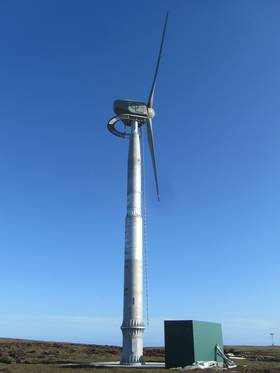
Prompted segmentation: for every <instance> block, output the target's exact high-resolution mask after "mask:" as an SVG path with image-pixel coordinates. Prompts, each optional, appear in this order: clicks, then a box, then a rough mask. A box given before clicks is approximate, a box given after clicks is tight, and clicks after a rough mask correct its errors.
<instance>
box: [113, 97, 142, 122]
mask: <svg viewBox="0 0 280 373" xmlns="http://www.w3.org/2000/svg"><path fill="white" fill-rule="evenodd" d="M114 112H115V113H116V114H117V115H123V114H126V115H129V114H131V115H136V116H140V117H145V118H147V117H148V109H147V105H146V104H145V103H144V102H140V101H132V100H115V101H114Z"/></svg>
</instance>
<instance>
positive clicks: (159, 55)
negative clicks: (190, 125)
mask: <svg viewBox="0 0 280 373" xmlns="http://www.w3.org/2000/svg"><path fill="white" fill-rule="evenodd" d="M167 21H168V12H167V13H166V16H165V21H164V26H163V32H162V37H161V43H160V48H159V54H158V59H157V64H156V70H155V75H154V79H153V83H152V87H151V91H150V95H149V98H148V103H147V106H148V107H150V108H152V107H153V103H154V93H155V86H156V79H157V75H158V69H159V64H160V59H161V53H162V48H163V43H164V38H165V31H166V26H167Z"/></svg>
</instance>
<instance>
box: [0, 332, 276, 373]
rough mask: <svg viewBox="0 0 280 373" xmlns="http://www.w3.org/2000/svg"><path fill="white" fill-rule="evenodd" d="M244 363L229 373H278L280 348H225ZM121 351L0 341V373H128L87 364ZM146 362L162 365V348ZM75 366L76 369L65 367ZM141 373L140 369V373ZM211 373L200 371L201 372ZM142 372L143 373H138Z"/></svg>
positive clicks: (151, 351)
mask: <svg viewBox="0 0 280 373" xmlns="http://www.w3.org/2000/svg"><path fill="white" fill-rule="evenodd" d="M225 351H226V352H232V353H234V355H235V356H237V357H243V358H245V359H244V360H243V359H242V360H239V359H237V360H236V363H237V364H238V367H237V368H234V369H231V370H229V372H231V373H236V372H243V373H276V372H278V373H280V347H278V346H275V347H256V346H226V347H225ZM120 354H121V349H120V347H117V346H100V345H93V344H74V343H58V342H42V341H29V340H17V339H4V338H2V339H1V338H0V373H89V372H93V373H109V372H110V373H122V372H126V373H132V372H137V373H140V372H139V369H135V368H134V369H133V368H126V369H122V368H110V369H107V368H93V367H89V366H87V364H88V363H90V362H97V361H118V360H119V359H120ZM144 356H145V360H146V361H153V362H164V349H163V348H160V347H150V348H145V350H144ZM69 363H76V364H78V366H76V367H73V366H67V364H69ZM141 371H142V370H141ZM168 371H169V370H168V369H145V371H144V372H145V373H150V372H153V373H163V372H164V373H166V372H168ZM207 371H208V372H214V370H203V372H207ZM142 372H143V371H142Z"/></svg>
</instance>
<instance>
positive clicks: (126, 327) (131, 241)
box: [121, 120, 144, 365]
mask: <svg viewBox="0 0 280 373" xmlns="http://www.w3.org/2000/svg"><path fill="white" fill-rule="evenodd" d="M127 176H128V178H127V214H126V222H125V264H124V303H123V323H122V325H121V329H122V333H123V351H122V361H121V362H122V364H130V365H139V364H143V363H144V360H143V334H144V321H143V243H142V214H141V151H140V135H139V127H138V122H137V121H136V120H135V121H132V122H131V134H130V138H129V152H128V174H127Z"/></svg>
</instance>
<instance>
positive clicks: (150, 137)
mask: <svg viewBox="0 0 280 373" xmlns="http://www.w3.org/2000/svg"><path fill="white" fill-rule="evenodd" d="M147 136H148V143H149V148H150V153H151V158H152V164H153V169H154V175H155V182H156V190H157V197H158V200H159V187H158V178H157V166H156V158H155V147H154V135H153V124H152V119H151V118H148V119H147Z"/></svg>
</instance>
